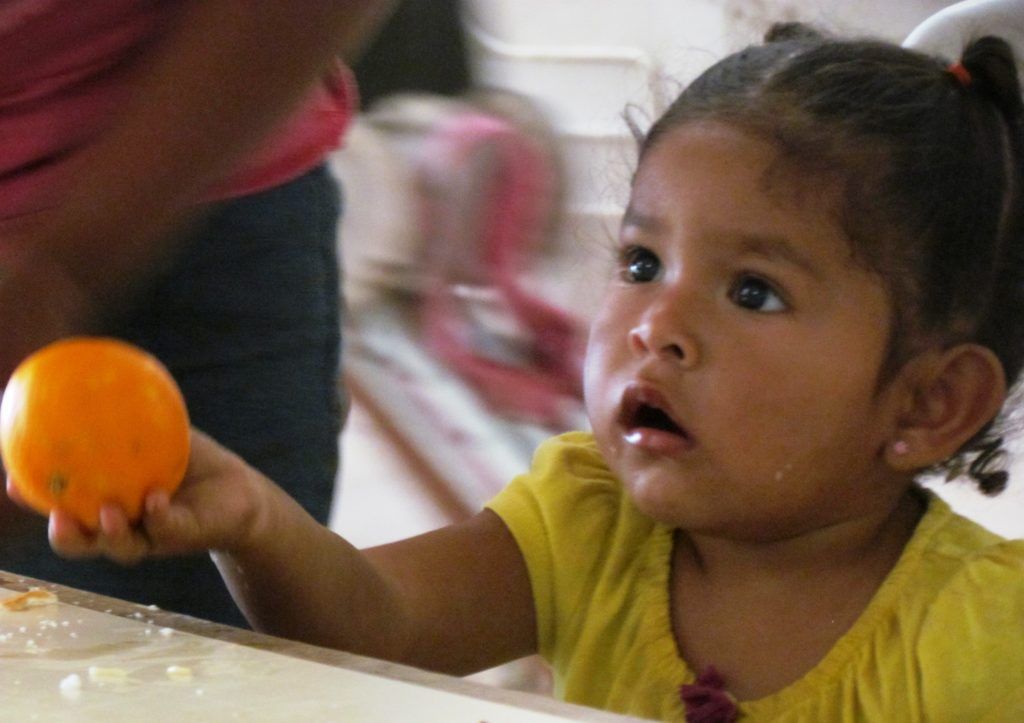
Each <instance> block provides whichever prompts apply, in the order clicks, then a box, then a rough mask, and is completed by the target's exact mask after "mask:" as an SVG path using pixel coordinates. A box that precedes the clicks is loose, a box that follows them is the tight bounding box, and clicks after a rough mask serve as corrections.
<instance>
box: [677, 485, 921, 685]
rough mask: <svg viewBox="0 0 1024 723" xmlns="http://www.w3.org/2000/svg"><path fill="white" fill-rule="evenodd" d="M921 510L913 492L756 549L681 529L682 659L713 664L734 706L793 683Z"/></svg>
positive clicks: (835, 633)
mask: <svg viewBox="0 0 1024 723" xmlns="http://www.w3.org/2000/svg"><path fill="white" fill-rule="evenodd" d="M923 509H924V505H923V504H922V500H921V497H920V495H919V494H918V493H917V492H916V491H912V492H908V493H907V494H906V495H904V497H903V498H901V499H900V500H899V501H898V503H897V504H896V505H895V506H893V507H892V508H891V509H889V510H888V511H887V512H885V513H879V514H877V515H868V516H864V517H860V518H858V519H856V520H852V521H848V522H844V523H842V524H838V525H833V526H831V527H828V528H825V529H821V530H816V531H814V532H813V533H810V534H807V535H802V536H799V537H793V538H789V539H786V540H781V541H776V542H771V543H761V544H753V543H738V542H735V541H727V540H721V539H706V538H701V537H699V536H698V537H694V536H690V535H687V534H685V533H682V532H680V533H679V534H677V536H676V544H675V546H674V551H673V560H672V577H671V593H670V600H671V601H672V602H671V607H672V628H673V634H674V636H675V638H676V643H677V645H678V647H679V650H680V654H681V655H682V657H683V659H684V660H686V662H687V664H688V665H690V666H691V668H692V669H693V670H694V671H696V672H700V671H702V670H704V669H705V668H706V667H707V666H714V667H715V668H716V669H717V670H718V671H719V672H720V673H721V674H722V675H724V677H725V681H726V687H727V689H728V690H729V692H730V693H732V694H733V695H735V696H736V697H737V698H739V699H740V700H754V699H757V698H761V697H763V696H766V695H769V694H772V693H775V692H778V691H779V690H781V689H783V688H785V687H786V686H788V685H790V684H792V683H794V682H795V681H797V680H799V679H800V678H801V677H803V676H804V675H806V674H807V673H808V672H809V671H810V670H811V669H813V668H814V667H815V666H816V665H817V664H818V663H819V662H820V661H821V659H822V658H824V657H825V656H826V655H827V654H828V652H829V651H830V650H831V649H832V647H833V646H834V645H835V643H836V642H837V641H838V640H839V638H841V637H842V636H843V635H844V634H845V633H846V632H847V631H848V630H849V629H850V628H851V627H852V626H853V625H854V624H855V623H856V621H857V620H858V619H859V618H860V616H861V615H862V614H863V612H864V610H865V609H866V608H867V606H868V604H869V603H870V602H871V600H872V598H873V597H874V596H875V593H877V591H878V588H879V587H880V586H881V584H882V583H883V581H884V580H885V578H886V576H887V575H888V574H889V572H890V571H891V570H892V568H893V566H895V564H896V562H897V560H898V559H899V557H900V554H901V552H902V551H903V549H904V547H905V546H906V543H907V541H908V540H909V539H910V537H911V536H912V535H913V531H914V527H915V526H916V525H917V522H918V520H919V519H920V517H921V514H922V512H923Z"/></svg>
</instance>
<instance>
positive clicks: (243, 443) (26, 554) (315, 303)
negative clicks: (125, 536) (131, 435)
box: [0, 166, 344, 625]
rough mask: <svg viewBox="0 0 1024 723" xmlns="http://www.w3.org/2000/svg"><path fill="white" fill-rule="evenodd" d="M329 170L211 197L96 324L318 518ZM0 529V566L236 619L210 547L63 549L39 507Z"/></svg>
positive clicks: (204, 425)
mask: <svg viewBox="0 0 1024 723" xmlns="http://www.w3.org/2000/svg"><path fill="white" fill-rule="evenodd" d="M339 213H340V194H339V190H338V186H337V183H336V182H335V180H334V178H333V177H332V176H331V174H330V172H329V171H328V170H327V168H326V167H323V166H322V167H320V168H317V169H315V170H313V171H311V172H310V173H307V174H306V175H304V176H302V177H301V178H298V179H296V180H294V181H292V182H289V183H286V184H284V185H282V186H279V187H277V188H274V189H271V190H269V191H265V192H261V193H258V194H254V195H251V196H247V197H244V198H240V199H236V200H231V201H228V202H224V203H220V204H216V205H214V206H212V207H211V208H210V209H209V213H208V214H205V215H204V216H203V217H202V219H201V220H200V221H199V222H198V224H197V225H196V226H194V227H192V228H191V230H190V232H189V237H188V239H187V240H186V242H185V244H184V246H183V247H182V248H181V252H180V254H179V255H177V256H176V257H175V259H174V261H173V263H172V264H171V265H169V266H168V267H167V268H166V269H165V271H164V273H162V274H161V275H160V276H159V277H158V278H157V279H155V281H154V283H152V284H151V285H149V286H148V287H147V288H146V289H145V290H144V291H142V292H141V293H139V294H138V295H137V296H135V297H133V300H132V303H131V304H130V309H129V312H128V313H127V314H125V315H123V316H121V317H119V318H118V319H116V320H114V321H112V322H111V323H110V326H109V328H108V329H107V330H106V331H105V333H107V334H110V335H113V336H118V337H121V338H123V339H126V340H128V341H131V342H132V343H135V344H137V345H139V346H141V347H143V348H145V349H148V350H149V351H150V352H152V353H153V354H155V355H156V356H157V357H158V358H160V359H161V360H162V361H163V362H164V364H166V365H167V367H168V369H170V371H171V373H172V374H173V375H174V377H175V379H176V380H177V381H178V383H179V384H180V386H181V389H182V392H183V393H184V395H185V398H186V400H187V403H188V408H189V414H190V416H191V420H192V424H193V425H194V426H195V427H197V428H199V429H201V430H203V431H205V432H206V433H208V434H210V435H211V436H213V437H214V438H215V439H216V440H218V441H219V442H220V443H222V444H224V445H225V446H227V447H228V448H230V449H232V450H233V451H235V452H236V453H238V454H239V455H240V456H241V457H242V458H244V459H245V460H246V461H248V462H249V463H250V464H251V465H253V466H254V467H256V468H257V469H259V470H260V471H261V472H263V473H264V474H266V475H267V476H268V477H270V478H271V479H273V480H274V481H275V482H277V483H278V484H279V485H280V486H281V487H283V488H284V489H285V490H286V491H287V492H288V493H289V494H291V495H292V496H293V497H294V498H295V499H296V500H298V501H299V503H301V504H302V505H303V506H304V507H305V508H306V509H307V510H308V511H309V512H310V513H311V514H312V515H313V516H314V517H315V518H316V519H317V520H319V521H320V522H324V523H325V522H326V521H327V517H328V514H329V512H330V505H331V499H332V495H333V491H334V483H335V477H336V474H337V469H338V433H339V432H340V427H341V422H342V419H343V407H344V404H343V400H342V398H341V393H340V391H339V388H338V382H339V354H340V344H341V338H340V335H341V331H340V324H339V315H340V289H339V278H338V257H337V252H336V228H337V220H338V216H339ZM14 522H15V526H16V527H18V528H21V527H22V526H23V527H24V528H25V529H23V530H22V529H18V530H17V532H16V534H7V533H14V532H15V530H12V529H11V528H10V527H8V530H6V531H5V532H4V533H3V534H2V535H0V569H6V570H10V571H11V572H16V573H19V574H23V575H29V576H32V577H38V578H42V579H44V580H47V581H50V582H57V583H61V584H64V585H71V586H73V587H77V588H82V589H86V590H91V591H93V592H98V593H102V594H105V595H111V596H114V597H118V598H122V599H127V600H132V601H135V602H140V603H143V604H155V605H158V606H159V607H161V608H163V609H166V610H172V611H174V612H181V613H186V614H189V615H193V616H196V617H200V618H205V619H208V620H214V621H217V622H225V623H229V624H234V625H244V624H245V622H244V618H243V617H242V616H241V614H240V613H239V611H238V609H237V608H236V607H235V605H234V603H233V602H232V601H231V598H230V596H229V595H228V593H227V590H226V588H225V586H224V584H223V582H222V581H221V579H220V576H219V574H218V573H217V571H216V568H215V567H214V565H213V563H212V562H211V561H210V559H209V556H208V555H205V554H204V555H195V556H191V557H185V558H176V559H167V560H147V561H145V562H143V563H141V564H139V565H137V566H134V567H130V568H124V567H121V566H119V565H116V564H114V563H111V562H108V561H105V560H96V561H87V562H83V561H64V560H61V559H60V558H58V557H57V556H56V555H55V554H54V553H53V552H52V551H51V550H50V549H49V546H48V544H47V540H46V531H45V520H44V519H43V518H42V517H37V516H34V515H28V514H26V515H24V517H23V518H22V517H21V516H19V519H18V520H15V521H14Z"/></svg>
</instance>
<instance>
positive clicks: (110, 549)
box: [7, 430, 273, 565]
mask: <svg viewBox="0 0 1024 723" xmlns="http://www.w3.org/2000/svg"><path fill="white" fill-rule="evenodd" d="M7 486H8V494H11V493H12V487H13V486H12V485H11V484H10V482H8V485H7ZM272 489H273V486H272V484H271V483H270V481H269V480H267V479H266V478H265V477H263V476H262V475H260V474H259V473H258V472H256V471H255V470H254V469H252V468H251V467H249V466H248V465H247V464H246V463H245V462H243V461H242V460H241V459H240V458H239V457H238V456H237V455H235V454H232V453H231V452H229V451H228V450H226V449H225V448H223V447H222V446H220V445H219V444H217V443H216V442H215V441H214V440H213V439H211V438H210V437H208V436H206V435H205V434H203V433H201V432H198V431H196V430H193V431H192V450H191V455H190V459H189V466H188V469H187V471H186V472H185V479H184V481H183V482H182V484H181V487H180V488H179V489H178V491H177V492H176V493H175V494H174V496H173V498H171V497H168V495H167V493H166V492H164V491H155V492H151V493H150V494H149V495H148V496H147V497H146V500H145V503H144V505H143V514H142V519H141V520H139V522H137V523H136V524H134V525H133V524H132V523H130V522H129V521H128V518H127V517H126V516H125V513H124V511H123V510H122V509H121V508H120V507H117V506H115V505H107V506H105V507H103V508H102V509H101V510H100V529H99V530H98V531H97V532H91V531H89V530H86V529H84V528H83V527H82V526H81V525H80V524H78V522H77V521H76V520H74V519H73V518H72V517H71V516H70V515H68V514H67V513H65V512H62V511H61V510H53V511H52V512H51V513H50V527H49V536H50V545H51V547H53V549H54V550H55V551H56V552H57V553H58V554H59V555H61V556H62V557H68V558H83V557H98V556H105V557H108V558H110V559H112V560H114V561H116V562H119V563H121V564H125V565H130V564H133V563H135V562H138V561H139V560H141V559H143V558H146V557H164V556H168V555H182V554H188V553H195V552H205V551H207V550H237V549H242V548H244V547H245V546H246V545H247V544H248V543H249V541H250V540H252V539H253V538H254V536H255V532H256V530H257V529H258V527H259V526H260V525H261V524H262V522H263V519H264V518H265V513H264V511H265V510H266V509H267V500H268V499H269V496H270V494H271V490H272ZM13 498H14V499H15V501H17V493H16V492H15V493H14V494H13Z"/></svg>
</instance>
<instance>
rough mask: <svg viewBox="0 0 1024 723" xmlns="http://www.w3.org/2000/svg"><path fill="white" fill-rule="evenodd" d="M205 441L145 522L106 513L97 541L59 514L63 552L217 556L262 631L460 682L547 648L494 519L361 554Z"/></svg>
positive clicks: (505, 535)
mask: <svg viewBox="0 0 1024 723" xmlns="http://www.w3.org/2000/svg"><path fill="white" fill-rule="evenodd" d="M192 446H193V451H192V461H191V464H190V468H189V471H188V473H187V475H186V479H185V482H184V483H183V485H182V487H181V489H180V490H179V491H178V492H177V493H176V494H175V495H174V497H173V499H172V500H168V499H167V496H166V494H162V493H154V494H151V495H150V497H149V498H148V499H147V504H146V513H145V516H144V518H143V521H142V524H141V525H140V526H136V527H132V526H130V525H129V524H128V522H127V521H126V520H125V518H124V515H123V513H122V512H121V511H120V510H119V509H116V508H112V507H107V508H104V509H103V510H102V512H101V527H102V532H101V533H100V534H98V535H89V534H87V533H85V532H84V531H83V530H82V529H81V528H80V527H78V525H77V524H75V523H74V521H73V520H71V519H70V518H69V517H67V516H66V515H63V514H62V513H60V512H59V511H58V512H54V513H53V514H52V515H51V519H50V538H51V543H52V544H53V547H54V549H56V550H57V551H58V552H60V553H61V554H62V555H65V556H68V557H89V556H94V555H97V554H105V555H107V556H108V557H112V558H114V559H117V560H119V561H121V562H131V561H133V560H136V559H139V558H141V557H145V556H150V555H154V556H159V555H168V554H182V553H186V552H194V551H197V550H205V549H212V550H213V551H214V552H213V558H214V560H215V562H216V563H217V566H218V567H219V568H220V571H221V574H222V575H223V576H224V579H225V580H226V582H227V583H228V586H229V587H230V589H231V592H232V594H233V596H234V597H235V600H236V601H237V602H238V604H239V606H240V607H241V608H242V610H243V611H244V612H245V614H246V616H247V618H248V619H249V621H250V622H251V623H252V624H253V626H254V627H255V628H256V629H258V630H262V631H265V632H268V633H271V634H274V635H279V636H282V637H287V638H293V639H298V640H303V641H305V642H309V643H313V644H316V645H323V646H329V647H335V648H340V649H343V650H348V651H351V652H355V653H360V654H363V655H369V656H371V657H376V658H384V659H388V660H393V661H397V662H402V663H407V664H411V665H415V666H418V667H422V668H428V669H432V670H438V671H441V672H446V673H450V674H455V675H464V674H467V673H471V672H474V671H477V670H482V669H485V668H488V667H491V666H494V665H497V664H500V663H503V662H506V661H508V660H512V659H515V658H519V657H523V656H525V655H529V654H531V653H533V652H535V651H536V647H537V643H536V624H535V619H534V608H533V598H532V594H531V588H530V582H529V578H528V575H527V571H526V565H525V563H524V561H523V558H522V556H521V554H520V552H519V548H518V547H517V545H516V543H515V540H514V539H513V537H512V535H511V534H510V533H509V531H508V530H507V529H506V527H505V525H504V524H503V523H502V522H501V520H500V519H499V518H498V517H497V515H495V514H494V513H492V512H490V511H486V510H485V511H483V512H481V513H480V514H478V515H476V516H475V517H473V518H471V519H469V520H467V521H466V522H463V523H460V524H457V525H452V526H450V527H447V528H443V529H440V530H437V531H434V532H430V533H427V534H424V535H420V536H418V537H414V538H411V539H408V540H403V541H400V542H395V543H392V544H388V545H382V546H380V547H375V548H372V549H369V550H366V551H363V552H360V551H359V550H357V549H356V548H354V547H353V546H352V545H350V544H349V543H348V542H346V541H345V540H343V539H342V538H341V537H339V536H338V535H336V534H334V533H333V532H331V531H330V530H329V529H327V528H326V527H323V526H322V525H320V524H318V523H317V522H316V521H315V520H313V518H312V517H310V516H309V515H308V514H307V513H306V512H305V511H304V510H303V509H302V508H301V507H300V506H299V505H298V504H297V503H296V502H295V501H293V500H292V499H291V498H290V497H288V495H286V494H285V493H284V492H283V491H281V490H280V489H279V488H278V487H277V486H276V485H274V484H273V483H272V482H271V481H270V480H268V479H267V478H266V477H264V476H263V475H261V474H259V473H258V472H257V471H255V470H253V469H252V468H250V467H249V466H248V465H246V464H245V463H244V462H243V461H242V460H241V459H240V458H238V457H237V456H235V455H234V454H232V453H230V452H228V451H227V450H225V449H224V448H222V447H220V445H218V444H217V443H216V442H214V441H213V440H211V439H210V438H208V437H206V436H204V435H202V434H200V433H198V432H197V433H194V434H193V445H192Z"/></svg>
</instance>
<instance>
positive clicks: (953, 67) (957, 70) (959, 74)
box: [946, 62, 973, 88]
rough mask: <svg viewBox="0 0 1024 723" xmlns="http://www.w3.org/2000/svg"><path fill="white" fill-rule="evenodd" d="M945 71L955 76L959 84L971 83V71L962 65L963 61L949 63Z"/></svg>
mask: <svg viewBox="0 0 1024 723" xmlns="http://www.w3.org/2000/svg"><path fill="white" fill-rule="evenodd" d="M946 72H947V73H949V74H950V75H952V76H953V77H954V78H956V79H957V80H958V81H959V82H960V85H962V86H963V87H965V88H966V87H967V86H969V85H970V84H971V82H972V80H973V78H971V71H969V70H968V69H967V68H965V67H964V66H963V63H959V62H957V63H951V64H950V66H949V67H948V68H946Z"/></svg>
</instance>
